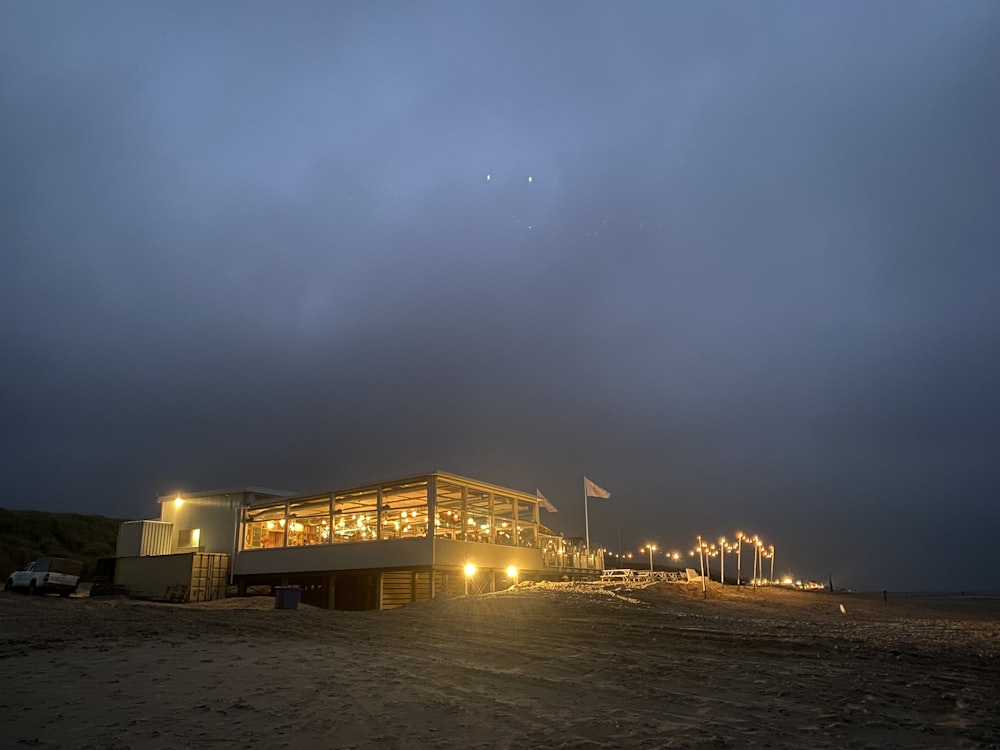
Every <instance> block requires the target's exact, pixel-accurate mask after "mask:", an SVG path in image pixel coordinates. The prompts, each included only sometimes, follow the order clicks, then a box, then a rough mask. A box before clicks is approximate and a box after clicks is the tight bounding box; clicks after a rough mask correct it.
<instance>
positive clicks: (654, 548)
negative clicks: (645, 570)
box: [646, 544, 656, 573]
mask: <svg viewBox="0 0 1000 750" xmlns="http://www.w3.org/2000/svg"><path fill="white" fill-rule="evenodd" d="M646 549H647V550H648V551H649V572H650V573H652V572H653V552H654V551H655V550H656V545H655V544H647V545H646Z"/></svg>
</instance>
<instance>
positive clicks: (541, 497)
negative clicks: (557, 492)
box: [535, 489, 559, 513]
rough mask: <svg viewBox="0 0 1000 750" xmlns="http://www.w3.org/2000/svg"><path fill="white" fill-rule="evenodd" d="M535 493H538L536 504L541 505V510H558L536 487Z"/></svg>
mask: <svg viewBox="0 0 1000 750" xmlns="http://www.w3.org/2000/svg"><path fill="white" fill-rule="evenodd" d="M535 494H536V495H538V504H539V505H541V506H542V509H543V510H547V511H548V512H549V513H558V512H559V509H558V508H557V507H556V506H554V505H553V504H552V503H550V502H549V501H548V498H546V497H545V495H543V494H542V491H541V490H539V489H536V490H535Z"/></svg>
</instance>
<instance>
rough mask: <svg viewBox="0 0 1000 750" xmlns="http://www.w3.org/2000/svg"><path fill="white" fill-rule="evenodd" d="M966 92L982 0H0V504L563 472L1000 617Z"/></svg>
mask: <svg viewBox="0 0 1000 750" xmlns="http://www.w3.org/2000/svg"><path fill="white" fill-rule="evenodd" d="M998 71H1000V5H998V4H997V3H995V2H992V1H984V2H976V1H973V0H970V1H969V2H960V3H944V2H883V3H868V2H858V3H850V2H841V3H836V4H817V3H797V2H795V3H792V2H790V3H782V2H767V3H752V4H743V3H697V4H691V3H683V4H682V3H670V2H659V1H657V2H649V3H639V2H632V3H626V4H622V3H599V4H598V3H583V2H568V1H567V2H548V3H533V2H524V3H519V2H504V3H499V2H498V3H469V2H458V3H454V4H450V3H444V2H431V3H410V2H405V3H398V4H394V3H360V2H359V3H317V4H315V5H312V4H303V3H288V4H285V3H282V4H274V3H245V2H238V3H229V4H227V3H223V2H213V3H210V4H204V3H159V4H152V3H140V4H132V3H101V2H88V3H78V2H67V3H62V4H60V3H14V2H9V3H4V4H3V5H2V7H0V113H2V120H0V243H2V255H0V292H2V294H0V322H2V326H0V352H2V357H3V364H4V366H3V369H2V375H0V424H2V431H0V441H2V442H0V467H2V476H3V491H2V495H0V506H3V507H7V508H36V509H43V510H72V511H78V512H84V513H103V514H105V515H112V516H118V517H126V518H144V517H145V518H149V517H156V516H157V515H158V512H159V511H158V506H157V505H156V502H155V498H156V496H157V495H159V494H166V493H170V492H174V491H178V490H198V489H210V488H215V487H233V486H240V485H247V484H252V485H260V486H265V487H277V488H283V489H289V490H295V491H298V492H311V491H318V490H324V489H333V488H342V487H348V486H351V485H355V484H363V483H369V482H375V481H379V480H383V479H390V478H394V477H399V476H405V475H409V474H417V473H423V472H427V471H432V470H435V469H442V470H445V471H450V472H454V473H457V474H462V475H466V476H471V477H475V478H478V479H482V480H485V481H488V482H493V483H496V484H500V485H504V486H509V487H514V488H516V489H519V490H524V491H528V492H534V490H535V489H536V488H539V489H541V490H542V492H543V493H545V495H546V496H547V497H548V498H549V500H551V501H552V502H553V503H554V504H555V505H556V506H558V507H559V510H560V512H559V513H558V514H557V515H548V514H543V516H545V519H544V520H545V521H546V522H547V523H549V524H550V525H551V526H553V527H554V528H556V529H558V530H560V531H563V532H565V533H566V534H567V535H582V534H583V477H584V475H586V476H588V477H589V478H590V479H592V480H593V481H595V482H597V483H598V484H599V485H601V486H603V487H606V488H607V489H609V490H610V491H611V493H612V499H611V500H592V501H591V504H590V507H591V513H590V523H591V538H592V540H593V541H595V542H598V543H603V544H606V545H608V546H610V547H611V548H612V549H617V545H618V541H617V539H618V534H619V532H620V535H621V540H622V546H623V548H625V549H633V550H635V549H636V548H638V546H639V545H640V544H642V543H644V542H646V541H653V542H656V543H657V544H658V545H659V546H660V547H661V548H662V549H665V550H670V549H677V550H681V551H683V552H684V553H685V554H686V553H687V551H688V550H689V549H690V547H691V545H692V540H693V539H694V537H695V535H696V534H699V533H700V534H703V535H706V536H708V537H712V538H717V537H719V536H721V535H727V536H732V534H733V532H735V531H736V530H737V529H742V530H743V531H746V532H750V533H759V534H761V535H762V536H763V537H764V538H765V540H766V541H768V542H770V543H773V544H774V545H775V547H776V573H782V572H785V571H788V570H791V571H792V572H793V573H794V574H795V575H796V576H799V577H802V578H816V579H819V580H822V581H824V582H825V581H826V580H827V578H828V576H830V575H832V577H833V579H834V582H835V584H837V585H843V586H850V587H853V588H857V589H883V588H888V589H890V590H899V589H956V590H959V589H964V590H975V589H992V590H996V589H997V588H998V584H997V576H998V575H1000V571H998V567H997V565H998V561H1000V553H998V552H997V549H998V536H997V535H998V532H1000V502H998V501H1000V83H998V80H1000V79H998ZM716 564H717V563H716Z"/></svg>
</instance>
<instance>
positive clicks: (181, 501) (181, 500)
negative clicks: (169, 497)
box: [174, 495, 184, 508]
mask: <svg viewBox="0 0 1000 750" xmlns="http://www.w3.org/2000/svg"><path fill="white" fill-rule="evenodd" d="M174 505H176V506H177V507H178V508H179V507H181V506H182V505H184V498H182V497H181V496H180V495H178V496H177V497H175V498H174Z"/></svg>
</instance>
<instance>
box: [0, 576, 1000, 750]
mask: <svg viewBox="0 0 1000 750" xmlns="http://www.w3.org/2000/svg"><path fill="white" fill-rule="evenodd" d="M841 604H843V605H844V608H845V609H846V614H842V613H841V611H840V605H841ZM998 636H1000V599H998V598H991V597H978V598H977V597H943V596H939V597H926V596H925V597H914V596H902V595H897V594H892V595H890V600H889V602H888V603H885V602H883V601H882V600H881V597H880V596H879V597H877V598H876V597H872V598H868V597H862V596H858V595H840V594H828V593H800V592H789V591H777V590H759V591H757V592H756V593H754V592H752V591H748V590H742V591H737V590H736V589H734V588H732V587H726V588H725V589H721V588H720V587H719V586H718V584H715V585H714V586H713V587H712V589H711V590H710V591H709V599H708V600H707V601H706V600H703V599H702V596H701V590H700V588H698V587H696V586H686V585H682V584H668V583H661V584H655V585H653V586H649V587H646V588H626V587H623V586H620V585H619V586H614V587H611V588H608V589H603V590H602V589H601V587H600V586H586V585H559V584H557V585H545V586H522V587H519V588H517V589H515V590H512V591H508V592H500V593H497V594H491V595H487V596H481V597H470V598H459V599H437V600H435V601H432V602H429V603H424V604H417V605H411V606H408V607H404V608H402V609H399V610H393V611H389V612H357V613H354V612H332V611H326V610H318V609H313V608H309V607H303V608H300V609H299V610H296V611H287V610H275V609H273V602H272V601H271V600H270V599H265V598H257V599H228V600H225V601H221V602H214V603H209V604H203V605H164V604H151V603H144V602H135V601H128V600H122V599H88V598H73V599H69V600H61V599H59V598H55V597H53V598H40V597H34V598H33V597H27V596H19V595H13V594H4V595H2V596H0V665H2V672H0V685H2V691H0V696H2V698H0V704H2V706H0V707H2V716H3V732H2V735H0V737H2V738H4V739H3V740H0V743H2V744H3V745H4V746H9V747H20V746H34V747H45V748H57V747H58V748H182V747H191V748H201V747H212V748H218V747H232V748H238V747H239V748H242V747H258V748H270V747H276V748H281V747H288V748H292V747H294V748H351V747H372V746H378V747H385V748H414V747H431V748H532V747H546V748H656V747H704V748H709V747H712V748H715V747H733V748H737V747H747V748H764V747H770V748H775V747H801V748H845V747H851V748H868V747H870V748H876V747H878V748H883V747H901V748H945V747H956V748H959V747H960V748H985V747H1000V661H998V656H1000V637H998Z"/></svg>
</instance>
